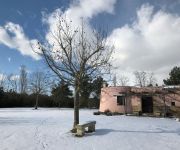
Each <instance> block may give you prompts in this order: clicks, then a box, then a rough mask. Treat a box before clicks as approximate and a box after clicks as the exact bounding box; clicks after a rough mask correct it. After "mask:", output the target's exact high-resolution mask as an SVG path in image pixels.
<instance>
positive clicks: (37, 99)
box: [35, 94, 39, 109]
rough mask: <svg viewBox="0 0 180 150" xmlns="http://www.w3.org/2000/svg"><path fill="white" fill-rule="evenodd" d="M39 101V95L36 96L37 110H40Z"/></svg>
mask: <svg viewBox="0 0 180 150" xmlns="http://www.w3.org/2000/svg"><path fill="white" fill-rule="evenodd" d="M38 101H39V94H37V96H36V104H35V109H38Z"/></svg>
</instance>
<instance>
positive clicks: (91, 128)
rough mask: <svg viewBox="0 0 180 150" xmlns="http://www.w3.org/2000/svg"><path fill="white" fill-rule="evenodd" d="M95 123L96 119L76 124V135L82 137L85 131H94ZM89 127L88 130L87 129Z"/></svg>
mask: <svg viewBox="0 0 180 150" xmlns="http://www.w3.org/2000/svg"><path fill="white" fill-rule="evenodd" d="M95 124H96V121H89V122H86V123H84V124H78V125H76V129H77V131H76V134H75V135H76V136H79V137H82V136H84V134H85V132H88V133H89V132H94V131H95ZM86 128H87V131H86V130H85V129H86Z"/></svg>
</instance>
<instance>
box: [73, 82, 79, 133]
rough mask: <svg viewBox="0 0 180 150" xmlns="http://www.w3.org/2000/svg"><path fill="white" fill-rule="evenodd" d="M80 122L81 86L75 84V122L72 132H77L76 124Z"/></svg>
mask: <svg viewBox="0 0 180 150" xmlns="http://www.w3.org/2000/svg"><path fill="white" fill-rule="evenodd" d="M77 124H79V87H78V84H75V91H74V124H73V129H72V130H71V132H76V129H75V127H76V125H77Z"/></svg>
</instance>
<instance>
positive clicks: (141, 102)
mask: <svg viewBox="0 0 180 150" xmlns="http://www.w3.org/2000/svg"><path fill="white" fill-rule="evenodd" d="M99 111H100V112H106V111H110V112H117V113H124V114H133V113H136V114H137V113H138V114H154V115H167V114H168V113H176V112H180V86H166V87H133V86H110V87H103V88H102V89H101V98H100V108H99Z"/></svg>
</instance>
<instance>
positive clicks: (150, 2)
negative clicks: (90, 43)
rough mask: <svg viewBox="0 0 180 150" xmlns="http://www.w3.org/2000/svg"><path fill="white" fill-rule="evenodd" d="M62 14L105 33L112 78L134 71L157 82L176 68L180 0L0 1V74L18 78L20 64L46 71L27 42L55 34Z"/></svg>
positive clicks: (179, 61)
mask: <svg viewBox="0 0 180 150" xmlns="http://www.w3.org/2000/svg"><path fill="white" fill-rule="evenodd" d="M57 12H61V13H63V14H65V15H66V16H67V17H68V18H71V19H72V20H73V23H74V24H75V25H79V23H80V20H81V18H82V17H83V18H84V19H86V22H87V25H88V28H89V30H91V29H93V28H94V27H97V26H101V27H107V28H108V40H109V41H112V43H114V46H115V52H114V54H113V58H114V60H113V66H114V67H115V68H116V70H115V71H114V73H116V75H117V78H118V76H121V75H126V76H129V77H130V78H131V83H132V84H133V77H132V76H133V75H132V73H133V72H134V71H135V70H140V71H148V72H154V74H155V76H156V78H157V81H158V82H159V83H162V79H163V78H166V77H167V74H168V72H169V71H170V70H171V69H172V67H173V66H178V65H180V59H179V57H180V0H29V1H28V0H13V1H12V0H0V73H7V74H8V73H11V72H12V73H18V71H19V66H20V65H26V66H27V68H28V70H30V71H33V70H37V69H40V68H45V67H46V66H45V65H44V64H43V62H42V59H41V58H40V57H39V56H38V55H37V54H36V53H34V52H33V51H32V49H31V43H33V42H34V41H35V40H36V39H41V38H42V37H45V39H46V40H50V39H49V30H53V29H54V23H55V21H56V18H55V17H54V14H55V13H57Z"/></svg>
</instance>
